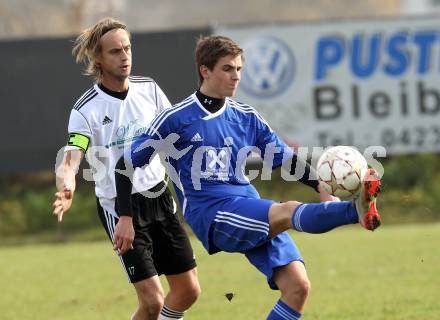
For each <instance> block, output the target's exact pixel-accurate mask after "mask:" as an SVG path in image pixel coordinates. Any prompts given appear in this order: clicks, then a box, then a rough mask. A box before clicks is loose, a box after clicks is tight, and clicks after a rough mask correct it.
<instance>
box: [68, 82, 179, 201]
mask: <svg viewBox="0 0 440 320" xmlns="http://www.w3.org/2000/svg"><path fill="white" fill-rule="evenodd" d="M170 106H171V104H170V102H169V101H168V99H167V97H166V96H165V94H164V93H163V91H162V90H161V89H160V88H159V86H158V85H157V84H156V82H154V81H153V80H152V79H150V78H145V77H130V84H129V90H128V93H127V96H126V98H125V99H124V100H120V99H117V98H115V97H112V96H110V95H108V94H106V93H105V92H104V91H102V90H101V89H100V88H99V86H98V85H96V84H95V85H94V86H93V87H92V88H90V89H89V90H88V91H86V92H85V93H84V94H83V95H82V96H81V97H80V98H79V99H78V101H77V103H76V104H75V105H74V108H73V109H72V112H71V114H70V119H69V127H68V131H69V133H70V134H72V133H77V134H80V135H83V136H86V137H89V138H90V143H89V148H88V150H87V152H86V158H87V161H88V162H89V164H90V167H91V170H84V172H85V173H87V172H90V171H91V173H92V174H91V175H92V177H93V180H94V181H95V192H96V196H97V197H98V198H107V199H112V198H115V197H116V186H115V181H114V168H115V165H116V162H117V161H118V160H119V158H120V157H121V156H122V154H123V152H124V149H126V148H129V146H130V145H131V143H132V142H133V141H134V140H135V139H137V138H138V137H139V136H140V135H142V134H144V133H146V131H147V129H148V128H149V126H150V123H151V121H152V120H153V119H154V117H155V116H156V115H157V114H159V113H160V112H161V111H163V110H164V109H166V108H169V107H170ZM75 149H79V148H78V147H76V146H66V147H65V151H68V150H75ZM80 173H81V172H80ZM92 177H87V176H85V177H84V178H86V179H88V180H89V179H91V178H92ZM164 177H165V169H164V167H163V166H162V164H161V163H160V160H159V157H157V156H156V157H155V158H154V159H153V161H152V162H151V164H150V165H149V166H147V167H146V168H137V169H136V171H135V174H134V178H133V179H134V180H133V191H132V192H133V193H135V192H142V191H145V190H148V189H150V188H151V187H153V186H155V185H156V184H158V183H159V182H160V181H163V179H164Z"/></svg>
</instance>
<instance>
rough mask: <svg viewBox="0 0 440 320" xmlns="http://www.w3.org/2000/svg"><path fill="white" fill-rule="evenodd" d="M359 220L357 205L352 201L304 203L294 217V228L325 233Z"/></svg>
mask: <svg viewBox="0 0 440 320" xmlns="http://www.w3.org/2000/svg"><path fill="white" fill-rule="evenodd" d="M358 222H359V218H358V215H357V211H356V207H355V205H354V204H353V203H352V202H351V201H341V202H321V203H303V204H301V205H299V206H298V207H297V208H296V209H295V212H294V214H293V217H292V225H293V228H294V229H295V230H298V231H304V232H307V233H324V232H327V231H330V230H332V229H334V228H336V227H339V226H343V225H346V224H353V223H358Z"/></svg>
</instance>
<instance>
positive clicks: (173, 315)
mask: <svg viewBox="0 0 440 320" xmlns="http://www.w3.org/2000/svg"><path fill="white" fill-rule="evenodd" d="M183 314H184V312H183V311H175V310H172V309H170V308H168V307H167V306H165V305H164V306H163V308H162V310H161V311H160V315H159V318H158V320H183Z"/></svg>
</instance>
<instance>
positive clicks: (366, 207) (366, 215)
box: [353, 168, 381, 231]
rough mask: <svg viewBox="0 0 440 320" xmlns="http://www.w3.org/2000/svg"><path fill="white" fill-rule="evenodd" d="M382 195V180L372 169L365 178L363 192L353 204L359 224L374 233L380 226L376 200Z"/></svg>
mask: <svg viewBox="0 0 440 320" xmlns="http://www.w3.org/2000/svg"><path fill="white" fill-rule="evenodd" d="M379 193H380V179H379V177H378V175H377V172H376V170H374V169H372V168H370V169H368V172H367V173H366V175H365V177H364V181H363V184H362V188H361V192H360V194H359V197H357V198H356V199H355V200H354V201H353V202H354V204H355V206H356V211H357V213H358V216H359V223H360V224H361V225H362V226H363V227H364V228H365V229H367V230H371V231H374V230H375V229H377V228H378V227H379V226H380V223H381V218H380V215H379V213H378V212H377V207H376V199H377V196H378V195H379Z"/></svg>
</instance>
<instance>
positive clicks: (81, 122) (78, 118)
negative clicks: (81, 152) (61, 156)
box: [64, 109, 92, 151]
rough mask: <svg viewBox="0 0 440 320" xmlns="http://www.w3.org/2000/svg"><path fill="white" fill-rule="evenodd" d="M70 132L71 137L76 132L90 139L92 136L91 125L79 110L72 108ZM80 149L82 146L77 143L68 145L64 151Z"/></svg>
mask: <svg viewBox="0 0 440 320" xmlns="http://www.w3.org/2000/svg"><path fill="white" fill-rule="evenodd" d="M68 132H69V137H70V136H71V134H74V133H77V134H80V135H82V136H85V137H88V139H89V140H90V138H91V137H92V131H91V129H90V125H89V123H88V122H87V120H86V118H85V117H84V116H83V115H82V114H81V113H80V112H79V111H77V110H75V109H72V112H71V113H70V118H69V126H68ZM78 149H81V148H80V147H78V146H76V145H67V146H66V147H65V148H64V151H69V150H78Z"/></svg>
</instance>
